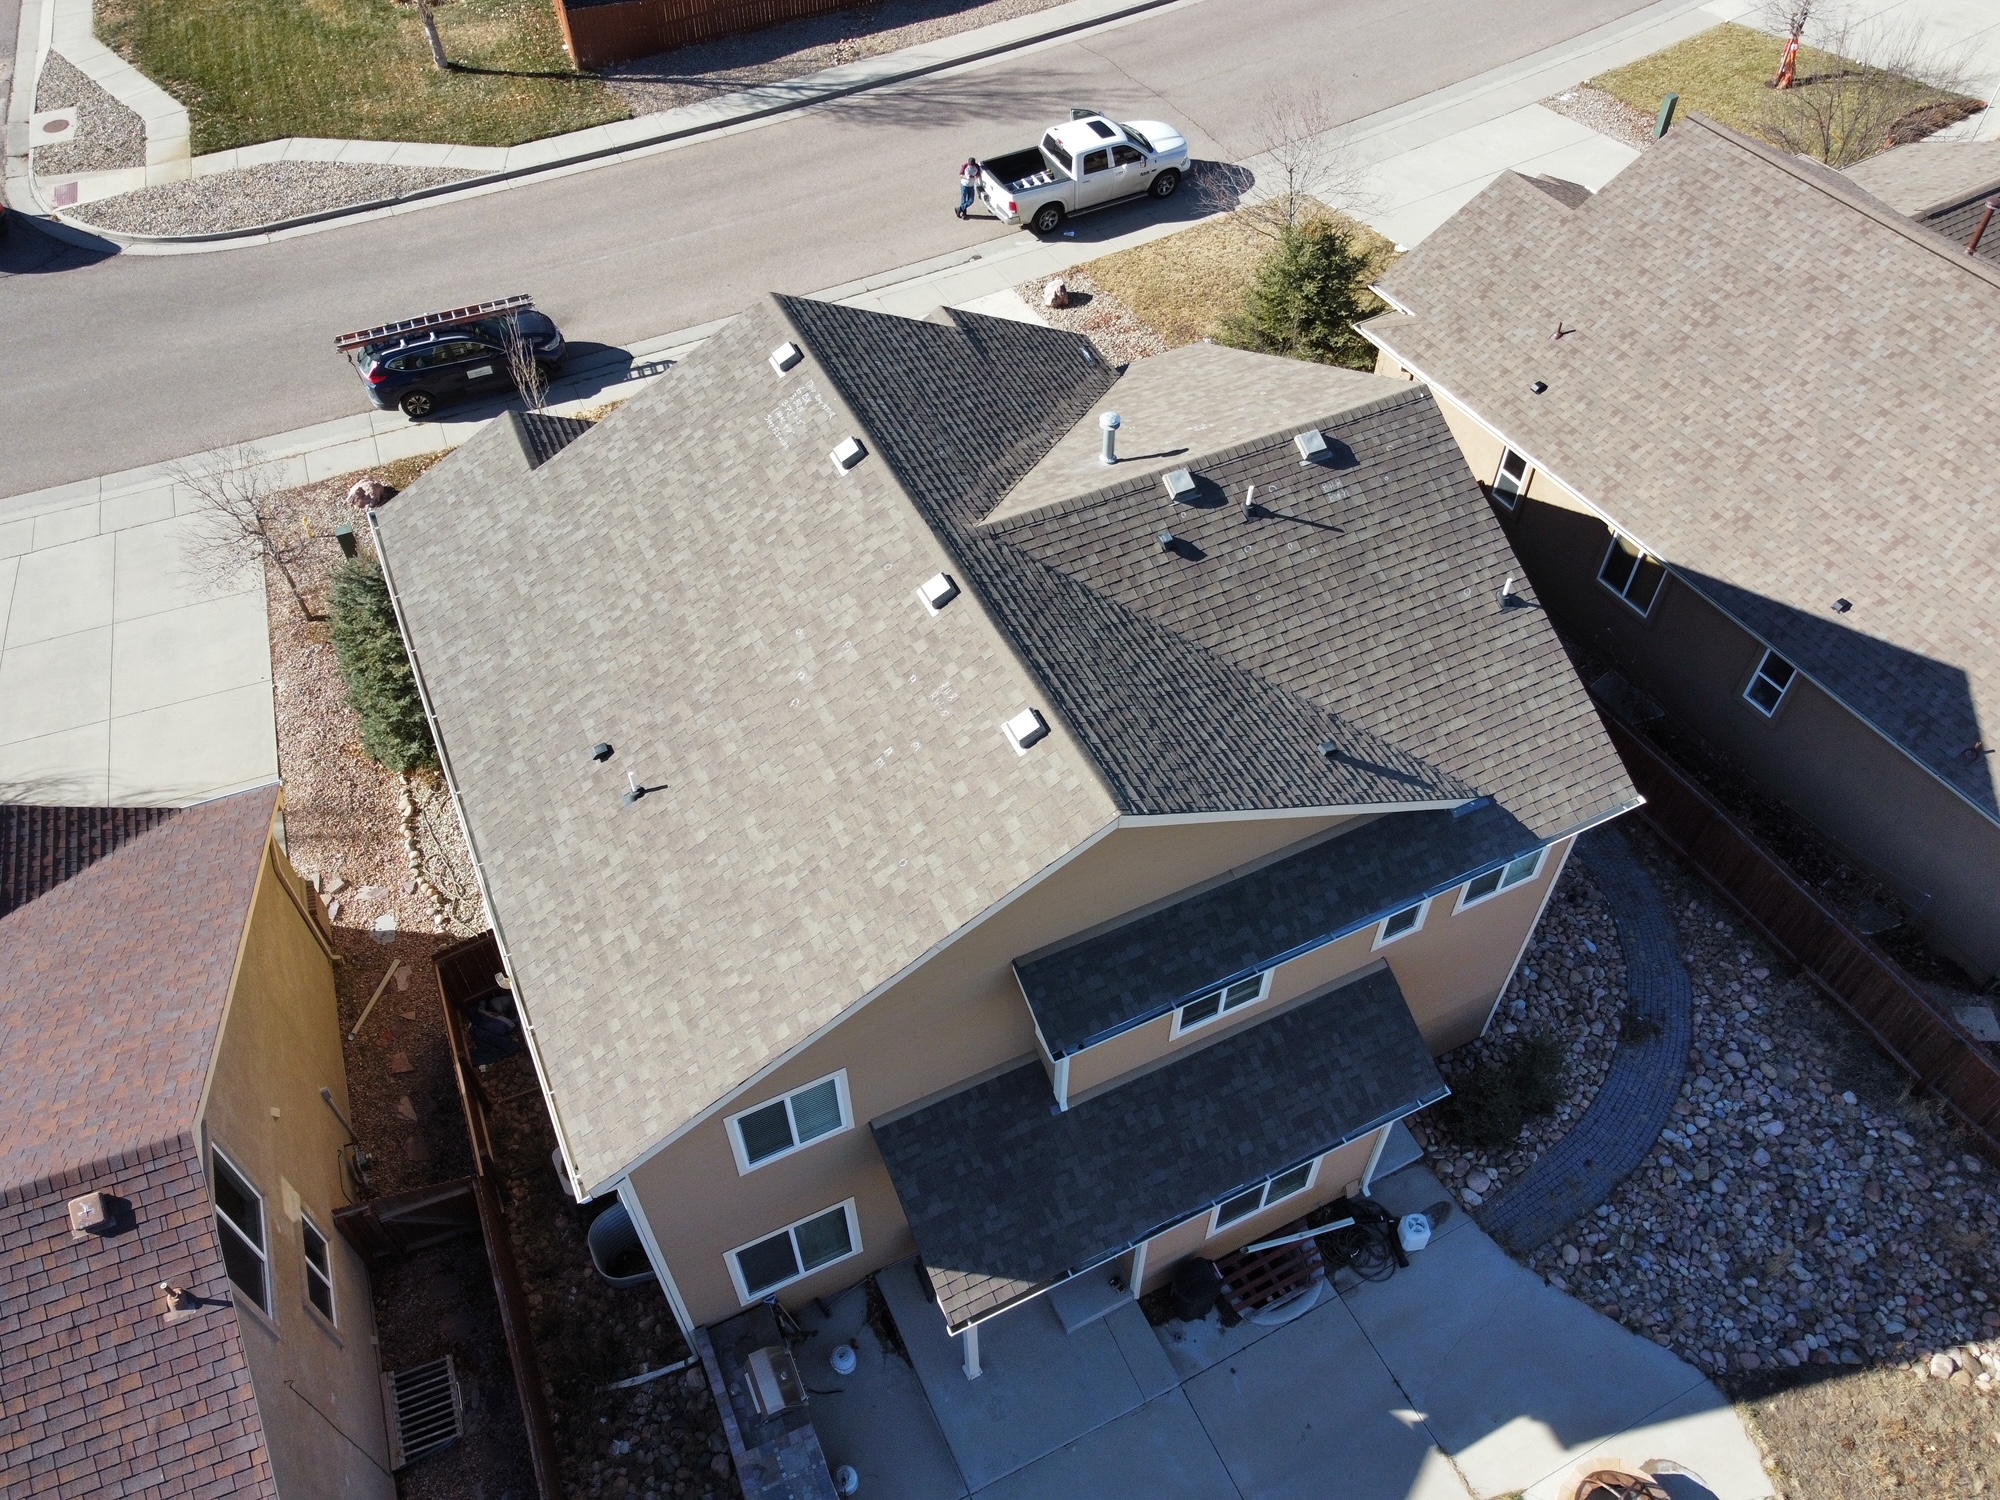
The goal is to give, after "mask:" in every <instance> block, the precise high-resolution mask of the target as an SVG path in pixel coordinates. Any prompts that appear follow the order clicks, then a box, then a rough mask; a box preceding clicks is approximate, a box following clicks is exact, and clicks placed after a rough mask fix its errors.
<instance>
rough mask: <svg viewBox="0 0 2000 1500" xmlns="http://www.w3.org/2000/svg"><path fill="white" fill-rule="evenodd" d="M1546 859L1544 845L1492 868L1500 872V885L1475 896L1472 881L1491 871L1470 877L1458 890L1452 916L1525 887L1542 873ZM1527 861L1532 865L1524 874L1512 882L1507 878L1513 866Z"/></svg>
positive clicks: (1482, 877) (1480, 878)
mask: <svg viewBox="0 0 2000 1500" xmlns="http://www.w3.org/2000/svg"><path fill="white" fill-rule="evenodd" d="M1548 857H1549V849H1548V845H1546V844H1544V845H1543V846H1542V847H1541V848H1539V849H1537V850H1535V851H1534V853H1532V854H1522V855H1518V856H1516V857H1515V858H1513V859H1510V860H1508V861H1507V863H1506V864H1504V865H1496V866H1494V869H1497V870H1498V871H1499V872H1500V883H1499V884H1498V885H1496V886H1494V887H1493V889H1492V890H1490V891H1484V892H1482V893H1480V894H1479V895H1477V896H1475V895H1473V894H1472V885H1473V881H1477V880H1484V879H1485V878H1486V877H1487V876H1488V875H1491V874H1492V873H1493V870H1481V871H1480V872H1479V873H1478V874H1477V875H1475V876H1473V877H1472V880H1468V881H1466V882H1465V884H1464V885H1462V886H1460V887H1459V888H1458V905H1457V906H1455V907H1454V908H1452V915H1453V916H1456V915H1458V913H1459V912H1462V911H1464V910H1465V909H1466V908H1467V907H1468V906H1477V905H1479V904H1480V903H1481V902H1482V901H1491V900H1492V899H1493V898H1494V897H1495V896H1500V895H1504V894H1505V893H1506V892H1508V891H1511V890H1513V889H1514V887H1515V886H1517V885H1526V884H1527V883H1528V882H1529V881H1531V880H1533V879H1534V878H1535V877H1536V876H1537V875H1540V874H1541V873H1542V865H1543V863H1544V862H1545V861H1546V860H1547V859H1548ZM1528 860H1532V861H1533V864H1531V865H1530V866H1529V868H1528V869H1527V871H1526V872H1525V873H1523V874H1520V875H1516V876H1515V877H1514V878H1513V879H1512V880H1509V879H1508V878H1507V872H1508V871H1510V870H1512V869H1513V868H1514V866H1516V865H1518V864H1521V863H1523V862H1524V861H1528Z"/></svg>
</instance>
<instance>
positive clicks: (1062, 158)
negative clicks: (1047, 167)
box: [1042, 130, 1076, 172]
mask: <svg viewBox="0 0 2000 1500" xmlns="http://www.w3.org/2000/svg"><path fill="white" fill-rule="evenodd" d="M1042 149H1043V150H1044V151H1046V152H1048V154H1049V155H1050V156H1052V157H1054V158H1055V159H1056V160H1057V161H1059V162H1061V163H1062V164H1063V170H1064V171H1065V172H1067V171H1071V170H1073V169H1074V168H1075V166H1076V158H1074V157H1073V156H1071V155H1070V154H1069V153H1068V152H1067V151H1065V150H1063V144H1062V142H1061V141H1059V140H1057V139H1056V133H1055V132H1054V131H1053V130H1051V131H1050V132H1049V133H1048V134H1047V135H1045V136H1043V137H1042Z"/></svg>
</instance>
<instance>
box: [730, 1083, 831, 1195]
mask: <svg viewBox="0 0 2000 1500" xmlns="http://www.w3.org/2000/svg"><path fill="white" fill-rule="evenodd" d="M853 1124H854V1108H853V1106H852V1105H851V1104H850V1103H849V1102H848V1098H847V1073H846V1071H845V1070H844V1069H843V1070H842V1071H841V1072H838V1073H835V1074H834V1075H833V1076H832V1077H831V1078H822V1079H820V1080H819V1082H817V1083H809V1084H807V1085H806V1086H805V1087H804V1088H802V1089H794V1090H793V1091H792V1092H791V1093H789V1094H786V1095H785V1096H784V1097H783V1098H780V1099H773V1100H772V1101H771V1102H770V1103H768V1104H760V1105H758V1106H757V1107H756V1108H755V1109H750V1110H745V1111H744V1112H743V1113H742V1114H740V1115H735V1116H733V1117H731V1119H730V1121H729V1142H730V1145H731V1146H732V1147H733V1148H734V1149H735V1151H736V1170H737V1171H739V1172H747V1171H749V1170H750V1169H751V1168H752V1167H761V1166H763V1165H764V1163H765V1162H768V1161H776V1160H777V1159H778V1158H779V1157H781V1156H789V1155H791V1154H792V1152H794V1151H797V1150H799V1149H800V1148H801V1147H804V1146H810V1145H811V1144H812V1143H813V1142H814V1141H817V1140H823V1139H824V1138H826V1137H827V1136H830V1135H838V1134H839V1133H840V1132H841V1131H843V1130H846V1129H848V1128H850V1127H851V1126H852V1125H853Z"/></svg>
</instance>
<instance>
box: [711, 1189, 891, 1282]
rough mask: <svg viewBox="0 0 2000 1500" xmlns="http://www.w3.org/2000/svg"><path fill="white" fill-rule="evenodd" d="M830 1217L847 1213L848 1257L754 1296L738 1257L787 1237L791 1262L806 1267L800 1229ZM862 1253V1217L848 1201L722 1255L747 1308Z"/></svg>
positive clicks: (809, 1270) (794, 1221) (818, 1266)
mask: <svg viewBox="0 0 2000 1500" xmlns="http://www.w3.org/2000/svg"><path fill="white" fill-rule="evenodd" d="M830 1213H844V1214H846V1215H847V1253H846V1254H845V1255H837V1256H835V1257H834V1258H833V1259H832V1260H829V1261H822V1262H821V1263H820V1264H818V1265H816V1266H812V1267H809V1268H807V1269H805V1270H801V1271H800V1272H799V1273H798V1274H797V1275H796V1276H788V1277H786V1278H785V1279H784V1280H783V1281H774V1282H772V1283H771V1284H770V1285H769V1286H766V1287H759V1288H758V1289H757V1290H756V1291H754V1292H753V1291H751V1290H750V1288H749V1286H748V1284H746V1283H745V1282H744V1280H743V1268H742V1267H741V1266H740V1265H738V1264H737V1262H736V1257H737V1256H739V1255H741V1254H742V1253H743V1252H744V1251H745V1250H753V1249H755V1248H756V1247H757V1246H759V1245H761V1244H763V1243H764V1242H765V1241H766V1240H774V1239H776V1238H777V1237H778V1236H779V1235H781V1234H788V1235H791V1236H792V1259H793V1260H794V1261H795V1262H797V1263H798V1264H799V1265H801V1266H803V1265H804V1264H805V1257H804V1256H802V1255H800V1254H799V1242H798V1229H799V1226H800V1225H802V1224H810V1223H812V1221H813V1220H814V1219H823V1218H825V1217H826V1216H827V1215H828V1214H830ZM860 1253H861V1215H860V1214H859V1213H857V1212H856V1211H855V1208H854V1200H853V1199H852V1198H849V1199H847V1200H846V1201H844V1202H841V1203H835V1204H831V1205H829V1206H828V1207H826V1208H821V1209H815V1210H814V1211H813V1212H812V1213H809V1214H807V1215H805V1216H804V1217H803V1218H798V1219H794V1220H792V1222H791V1223H789V1224H787V1225H785V1226H784V1227H783V1228H781V1229H773V1230H772V1231H771V1232H770V1233H768V1234H760V1235H758V1236H757V1238H756V1239H754V1240H745V1241H744V1242H743V1243H742V1244H740V1245H737V1246H734V1247H732V1248H731V1249H729V1250H727V1251H725V1252H724V1253H723V1257H722V1264H723V1265H724V1266H725V1267H726V1268H727V1269H728V1271H729V1284H730V1286H732V1287H733V1288H735V1291H736V1298H737V1301H739V1302H740V1303H742V1304H743V1306H745V1307H755V1306H756V1305H757V1304H758V1303H759V1302H762V1301H763V1300H764V1299H765V1298H766V1297H768V1296H770V1295H771V1294H772V1293H774V1292H782V1291H783V1290H784V1289H785V1288H786V1287H788V1286H796V1285H797V1284H798V1283H799V1282H801V1281H804V1280H805V1279H806V1278H807V1277H808V1276H817V1275H819V1273H820V1272H821V1271H824V1270H826V1269H827V1268H828V1267H829V1266H837V1265H839V1264H840V1263H841V1262H842V1261H849V1260H852V1259H854V1257H855V1256H857V1255H859V1254H860Z"/></svg>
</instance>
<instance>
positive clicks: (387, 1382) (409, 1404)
mask: <svg viewBox="0 0 2000 1500" xmlns="http://www.w3.org/2000/svg"><path fill="white" fill-rule="evenodd" d="M382 1396H383V1404H384V1405H385V1406H387V1407H388V1408H389V1467H390V1468H392V1469H400V1468H403V1467H404V1466H406V1465H408V1464H413V1463H415V1462H416V1461H417V1460H418V1459H420V1458H422V1457H424V1456H425V1455H426V1454H431V1453H435V1452H437V1451H438V1450H439V1449H440V1448H449V1447H450V1446H451V1445H452V1444H453V1443H455V1442H457V1441H458V1439H459V1435H460V1434H461V1433H462V1432H463V1431H464V1430H465V1400H464V1397H463V1396H461V1395H460V1393H459V1389H458V1372H457V1371H456V1370H454V1369H453V1368H452V1363H451V1356H450V1355H449V1354H447V1355H446V1356H445V1357H444V1358H443V1359H434V1360H432V1361H431V1362H430V1363H429V1364H427V1365H414V1366H412V1367H411V1368H409V1369H407V1370H397V1371H394V1372H393V1373H391V1372H388V1371H384V1372H383V1375H382Z"/></svg>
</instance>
